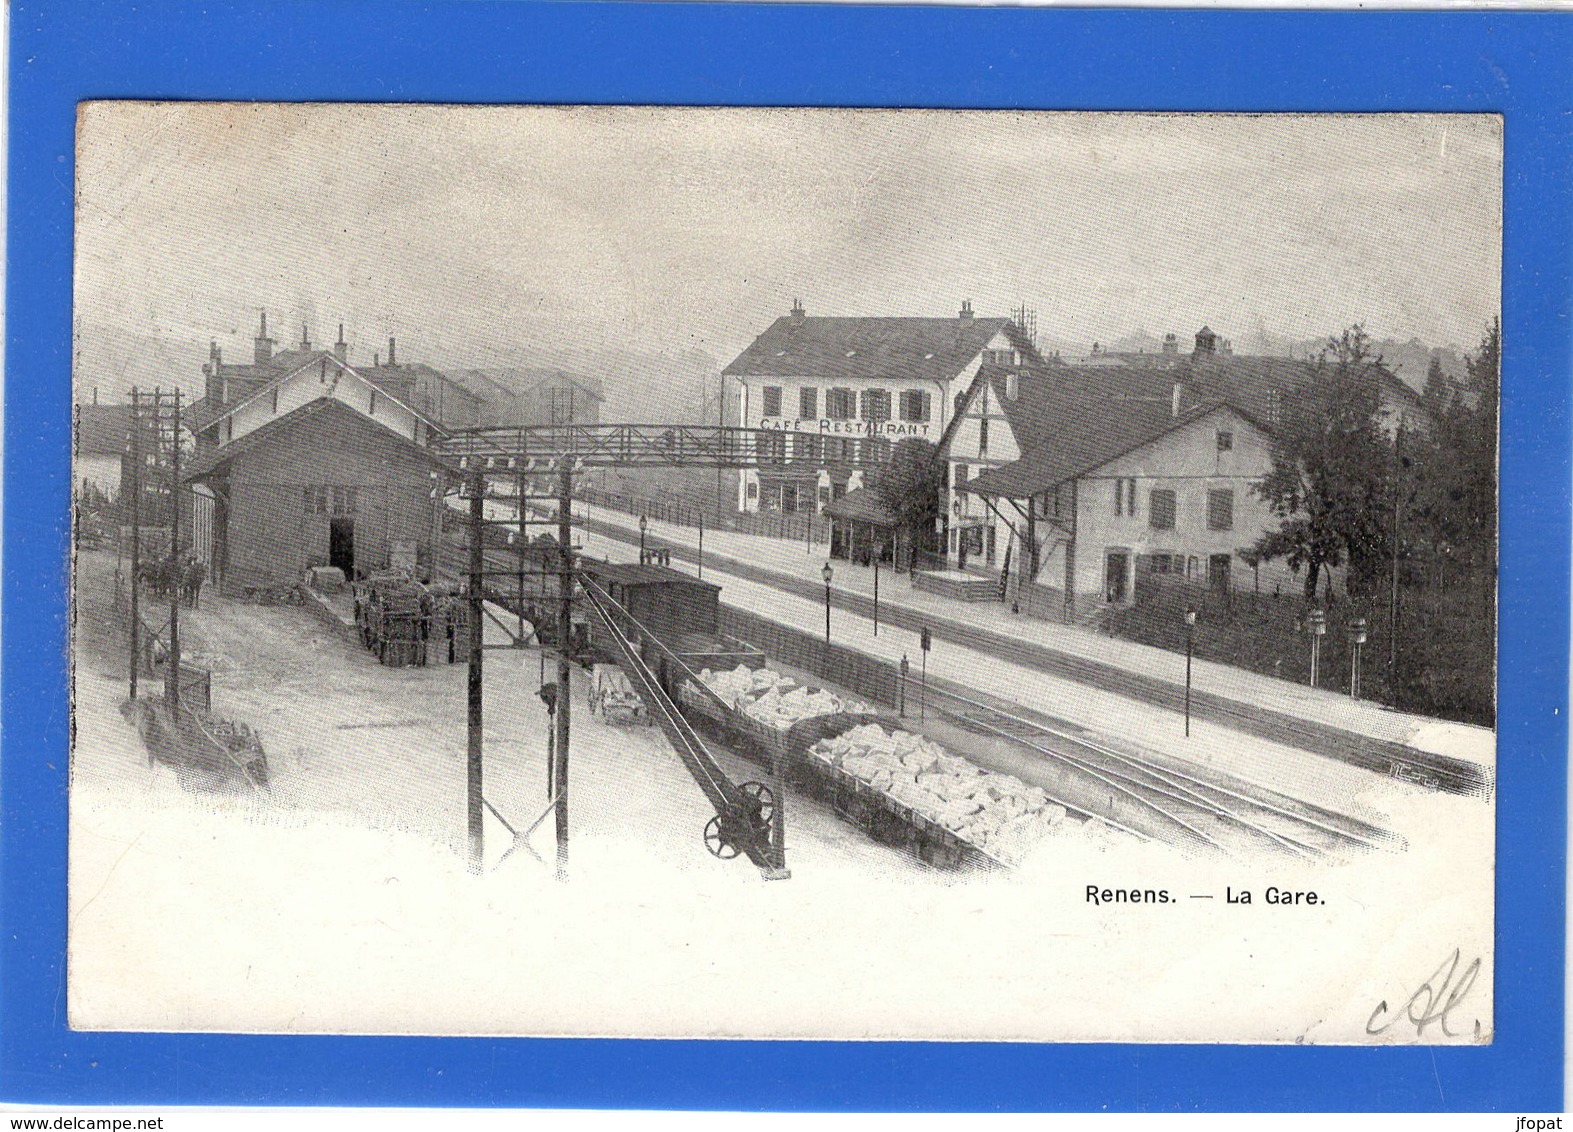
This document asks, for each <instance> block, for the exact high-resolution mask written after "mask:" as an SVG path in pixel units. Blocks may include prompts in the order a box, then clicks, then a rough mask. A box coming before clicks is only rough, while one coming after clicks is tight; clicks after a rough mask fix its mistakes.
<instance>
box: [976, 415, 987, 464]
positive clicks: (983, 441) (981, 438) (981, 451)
mask: <svg viewBox="0 0 1573 1132" xmlns="http://www.w3.org/2000/svg"><path fill="white" fill-rule="evenodd" d="M988 454H989V418H988V417H984V418H983V419H982V420H980V421H979V422H978V455H979V456H987V455H988Z"/></svg>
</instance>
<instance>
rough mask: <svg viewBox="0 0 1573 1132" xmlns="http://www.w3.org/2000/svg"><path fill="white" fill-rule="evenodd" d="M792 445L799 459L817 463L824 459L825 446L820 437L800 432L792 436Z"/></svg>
mask: <svg viewBox="0 0 1573 1132" xmlns="http://www.w3.org/2000/svg"><path fill="white" fill-rule="evenodd" d="M792 447H793V448H794V450H795V451H796V455H797V458H798V459H799V460H811V461H813V462H814V463H816V464H817V463H819V462H820V461H821V460H823V459H824V452H825V446H824V443H823V441H822V440H821V438H820V437H817V436H808V435H806V434H804V433H798V434H797V435H796V436H794V437H793V438H792Z"/></svg>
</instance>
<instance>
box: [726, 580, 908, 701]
mask: <svg viewBox="0 0 1573 1132" xmlns="http://www.w3.org/2000/svg"><path fill="white" fill-rule="evenodd" d="M720 627H721V631H722V632H723V633H729V634H731V635H732V636H734V637H739V638H741V639H743V640H745V641H747V642H748V643H749V644H751V645H755V646H757V647H758V648H760V649H762V650H763V651H764V654H765V656H766V657H768V658H769V659H771V660H776V661H779V662H781V663H782V664H790V665H792V666H793V667H795V668H802V669H806V670H807V671H809V672H812V673H814V675H816V676H818V677H820V678H822V679H824V680H827V681H829V682H830V683H833V684H838V685H840V686H841V687H843V688H846V689H847V690H848V691H850V692H853V693H854V694H856V695H858V696H861V697H862V698H864V699H866V700H870V701H872V702H874V703H877V704H883V705H886V706H889V707H894V706H895V705H896V704H897V703H898V695H899V692H898V681H899V679H900V676H899V674H898V672H897V670H896V667H895V666H894V665H891V664H887V663H885V662H884V661H879V660H874V659H873V658H871V657H868V656H864V655H863V654H862V653H860V652H855V651H853V650H852V649H849V648H844V647H842V646H841V645H837V644H826V643H825V640H824V638H823V637H818V636H815V635H813V634H812V633H805V632H803V631H802V630H800V629H793V628H790V627H788V626H786V625H778V624H776V623H775V622H774V621H766V620H765V619H764V618H763V617H758V616H756V615H754V614H752V613H746V612H744V611H743V610H741V609H736V608H734V607H732V606H729V605H723V606H722V607H721V616H720Z"/></svg>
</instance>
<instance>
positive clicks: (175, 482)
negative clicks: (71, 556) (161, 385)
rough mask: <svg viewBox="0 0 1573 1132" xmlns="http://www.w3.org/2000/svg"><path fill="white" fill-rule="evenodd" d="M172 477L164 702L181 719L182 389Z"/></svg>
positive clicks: (173, 423) (173, 430) (173, 429)
mask: <svg viewBox="0 0 1573 1132" xmlns="http://www.w3.org/2000/svg"><path fill="white" fill-rule="evenodd" d="M156 412H157V413H158V419H159V424H160V428H159V439H160V441H162V439H163V427H162V425H163V408H162V406H160V407H159V408H158V409H157V410H156ZM169 423H170V457H169V459H170V475H169V559H168V561H169V570H168V571H167V572H166V573H167V575H168V578H169V580H170V581H171V582H173V584H172V585H171V586H170V587H169V672H168V673H167V674H166V676H165V678H164V698H165V699H166V700H168V701H169V708H170V710H171V711H172V712H174V713H175V716H176V718H179V716H180V590H181V583H182V582H183V581H184V579H185V571H184V570H183V569H182V568H181V566H180V388H179V386H176V388H175V408H174V414H173V415H172V416H171V417H170V422H169Z"/></svg>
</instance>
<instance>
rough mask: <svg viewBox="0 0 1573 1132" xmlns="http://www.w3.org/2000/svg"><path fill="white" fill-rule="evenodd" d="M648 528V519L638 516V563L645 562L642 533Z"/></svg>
mask: <svg viewBox="0 0 1573 1132" xmlns="http://www.w3.org/2000/svg"><path fill="white" fill-rule="evenodd" d="M649 529H650V520H649V519H647V518H645V517H644V516H643V515H640V516H639V565H641V566H643V565H644V564H645V549H644V533H645V532H646V531H647V530H649Z"/></svg>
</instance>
